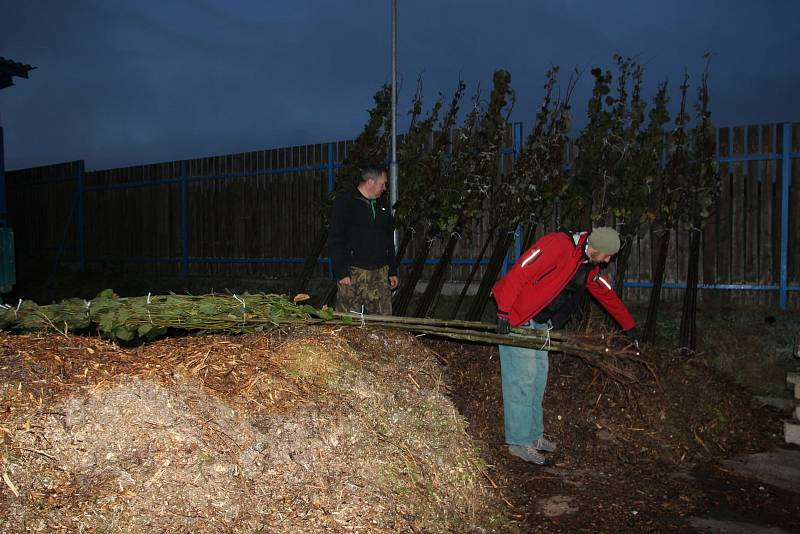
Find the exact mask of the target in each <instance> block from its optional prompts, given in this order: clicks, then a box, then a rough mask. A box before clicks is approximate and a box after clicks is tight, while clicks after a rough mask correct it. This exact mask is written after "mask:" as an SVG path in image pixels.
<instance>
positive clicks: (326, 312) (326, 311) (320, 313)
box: [317, 308, 333, 321]
mask: <svg viewBox="0 0 800 534" xmlns="http://www.w3.org/2000/svg"><path fill="white" fill-rule="evenodd" d="M317 317H319V318H320V319H322V320H323V321H330V320H331V319H333V310H332V309H330V308H322V309H319V310H317Z"/></svg>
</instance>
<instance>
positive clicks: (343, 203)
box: [328, 168, 398, 315]
mask: <svg viewBox="0 0 800 534" xmlns="http://www.w3.org/2000/svg"><path fill="white" fill-rule="evenodd" d="M386 182H387V177H386V171H384V170H382V169H376V168H368V169H364V171H363V172H362V173H361V181H360V182H359V183H358V186H356V187H354V188H353V189H351V190H349V191H344V192H342V193H339V194H338V195H337V196H336V200H334V202H333V211H332V213H331V228H330V238H329V241H328V248H329V253H330V256H331V260H332V263H333V275H334V278H335V279H336V280H337V285H338V289H339V293H338V296H337V298H336V309H337V310H339V311H345V312H355V313H370V314H376V315H391V313H392V293H391V290H392V289H394V288H395V287H397V284H398V278H397V262H396V259H395V250H394V220H393V219H392V211H391V209H390V207H389V206H387V205H386V203H385V202H384V201H383V198H382V195H383V193H384V192H385V191H386Z"/></svg>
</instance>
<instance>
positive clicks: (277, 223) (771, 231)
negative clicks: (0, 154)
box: [6, 123, 800, 308]
mask: <svg viewBox="0 0 800 534" xmlns="http://www.w3.org/2000/svg"><path fill="white" fill-rule="evenodd" d="M513 130H514V132H513V135H509V139H508V142H509V147H508V149H505V150H504V151H503V154H502V155H501V161H500V165H501V168H503V169H505V170H508V169H509V168H510V166H511V165H513V160H514V159H515V155H516V153H517V150H518V148H519V147H520V146H521V144H522V139H523V137H522V128H521V125H515V128H514V129H513ZM787 130H788V133H789V136H788V137H786V141H787V143H784V137H785V132H786V131H787ZM350 143H351V142H350V141H342V142H335V143H323V144H316V145H304V146H296V147H287V148H278V149H272V150H262V151H256V152H247V153H242V154H232V155H225V156H215V157H208V158H199V159H193V160H186V161H174V162H168V163H156V164H151V165H142V166H134V167H125V168H118V169H108V170H99V171H88V172H87V171H85V170H84V162H82V161H76V162H69V163H64V164H59V165H50V166H46V167H36V168H32V169H24V170H17V171H10V172H7V174H6V181H7V189H8V194H7V197H8V212H9V226H11V227H12V228H13V229H14V232H15V239H16V243H17V258H18V272H19V276H20V277H24V276H25V275H26V271H27V270H32V269H33V268H32V267H31V268H30V269H29V268H28V266H33V265H38V266H54V267H58V266H59V265H66V264H72V265H77V266H81V267H87V266H88V267H92V266H97V265H104V266H112V267H113V266H120V265H124V266H125V271H126V272H128V273H131V272H135V273H137V274H139V275H147V276H181V275H182V276H207V277H212V278H213V277H226V278H230V277H247V278H291V277H294V276H295V275H297V274H298V273H299V270H300V268H301V264H302V261H303V260H304V258H305V256H306V254H307V251H308V250H309V249H310V247H311V245H312V243H313V241H314V238H315V236H316V235H317V232H318V231H319V230H320V228H321V226H322V220H323V219H322V215H321V213H322V210H323V208H324V206H325V199H326V197H327V194H328V192H329V190H330V189H331V187H332V185H333V181H334V180H335V177H336V171H337V169H338V168H339V166H340V165H341V162H342V161H343V160H344V158H345V156H346V154H347V148H348V146H349V145H350ZM799 152H800V123H794V124H791V125H783V124H768V125H753V126H746V127H733V128H720V129H719V130H718V158H719V168H720V172H721V175H722V182H723V188H722V195H721V196H720V198H719V201H718V202H717V204H716V207H715V211H714V213H713V215H712V218H711V220H710V222H709V224H708V227H707V228H706V230H705V232H704V239H703V255H702V259H701V273H702V274H701V281H702V282H703V283H704V284H707V287H708V289H705V290H704V295H706V296H713V295H715V294H721V295H724V298H725V299H726V300H728V301H733V302H737V303H767V304H775V303H778V302H779V297H780V295H781V294H783V295H784V298H786V299H787V300H788V304H789V306H790V307H791V308H796V307H798V300H800V298H798V289H800V288H798V282H800V265H799V264H800V261H799V260H800V254H798V252H797V251H798V250H800V198H798V196H799V195H800V191H799V190H798V188H797V187H792V184H791V177H792V176H794V177H797V176H800V174H799V173H798V167H800V159H799V157H800V154H798V153H799ZM400 185H401V191H400V193H401V195H402V177H401V182H400ZM487 224H488V223H487V222H481V223H479V224H476V226H475V228H473V231H472V232H471V233H469V234H467V235H465V236H463V238H462V239H461V241H460V244H459V248H458V250H457V253H456V256H455V262H456V264H455V265H454V267H453V268H452V270H451V273H450V279H451V280H464V279H465V278H466V276H467V274H468V272H469V270H470V269H471V266H472V264H473V263H474V258H475V257H476V256H477V255H478V252H479V250H480V247H481V245H482V244H483V241H484V239H485V235H486V232H487ZM551 226H552V225H551ZM551 229H552V227H548V228H542V229H540V230H539V232H538V233H539V234H541V233H542V232H544V231H549V230H551ZM418 239H421V237H420V238H418ZM652 242H653V238H652V236H651V235H650V232H649V231H645V232H644V233H643V234H642V236H641V237H640V238H639V239H638V241H637V243H635V245H634V249H633V252H632V256H631V260H630V261H631V263H630V267H629V271H628V278H627V283H628V285H629V286H630V287H632V290H631V293H630V296H631V297H633V298H643V297H645V296H646V294H647V292H648V289H647V288H648V284H649V281H650V278H651V275H652V272H651V266H652V265H653V251H652V247H651V244H652ZM688 242H689V239H688V235H687V234H686V233H685V232H676V233H675V235H674V236H673V239H672V241H671V249H670V254H669V260H668V265H667V272H666V282H667V291H666V298H675V297H676V296H677V295H678V294H680V292H681V290H680V286H681V284H682V283H683V281H684V280H685V279H686V264H687V253H688ZM417 245H419V243H417ZM441 246H442V244H438V243H437V244H435V246H434V249H433V256H432V259H431V262H433V261H434V260H435V258H436V256H437V254H438V253H439V252H440V251H441ZM409 257H410V254H409ZM513 260H514V254H513V253H512V254H511V257H510V258H509V261H513ZM481 271H482V270H481ZM326 273H327V262H326V258H321V259H320V267H319V271H318V274H319V275H325V274H326ZM401 274H402V273H401ZM479 274H481V272H479ZM781 289H783V290H784V291H783V292H781Z"/></svg>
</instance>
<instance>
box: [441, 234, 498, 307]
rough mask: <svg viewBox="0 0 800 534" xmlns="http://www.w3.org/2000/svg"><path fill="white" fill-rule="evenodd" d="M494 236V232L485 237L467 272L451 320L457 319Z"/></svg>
mask: <svg viewBox="0 0 800 534" xmlns="http://www.w3.org/2000/svg"><path fill="white" fill-rule="evenodd" d="M493 234H494V230H491V231H490V232H489V235H488V236H487V237H486V240H485V241H484V242H483V247H481V252H480V254H478V258H477V260H475V265H473V266H472V269H471V270H470V272H469V276H468V277H467V280H466V282H464V287H463V288H462V289H461V294H460V295H458V300H457V301H456V304H455V306H454V307H453V311H452V313H451V314H450V318H451V319H455V318H456V317H458V312H459V310H460V309H461V304H463V302H464V297H466V296H467V292H468V291H469V287H470V286H471V285H472V280H473V279H474V278H475V274H476V273H477V272H478V269H479V268H480V266H481V262H482V261H483V256H484V255H486V249H488V248H489V243H491V242H492V235H493Z"/></svg>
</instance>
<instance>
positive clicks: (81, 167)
mask: <svg viewBox="0 0 800 534" xmlns="http://www.w3.org/2000/svg"><path fill="white" fill-rule="evenodd" d="M85 178H86V165H85V162H84V160H80V161H79V162H78V179H77V184H76V187H77V191H76V193H77V195H78V198H77V201H78V255H79V257H80V262H81V263H80V265H81V272H85V271H86V184H85V183H84V182H85Z"/></svg>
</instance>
